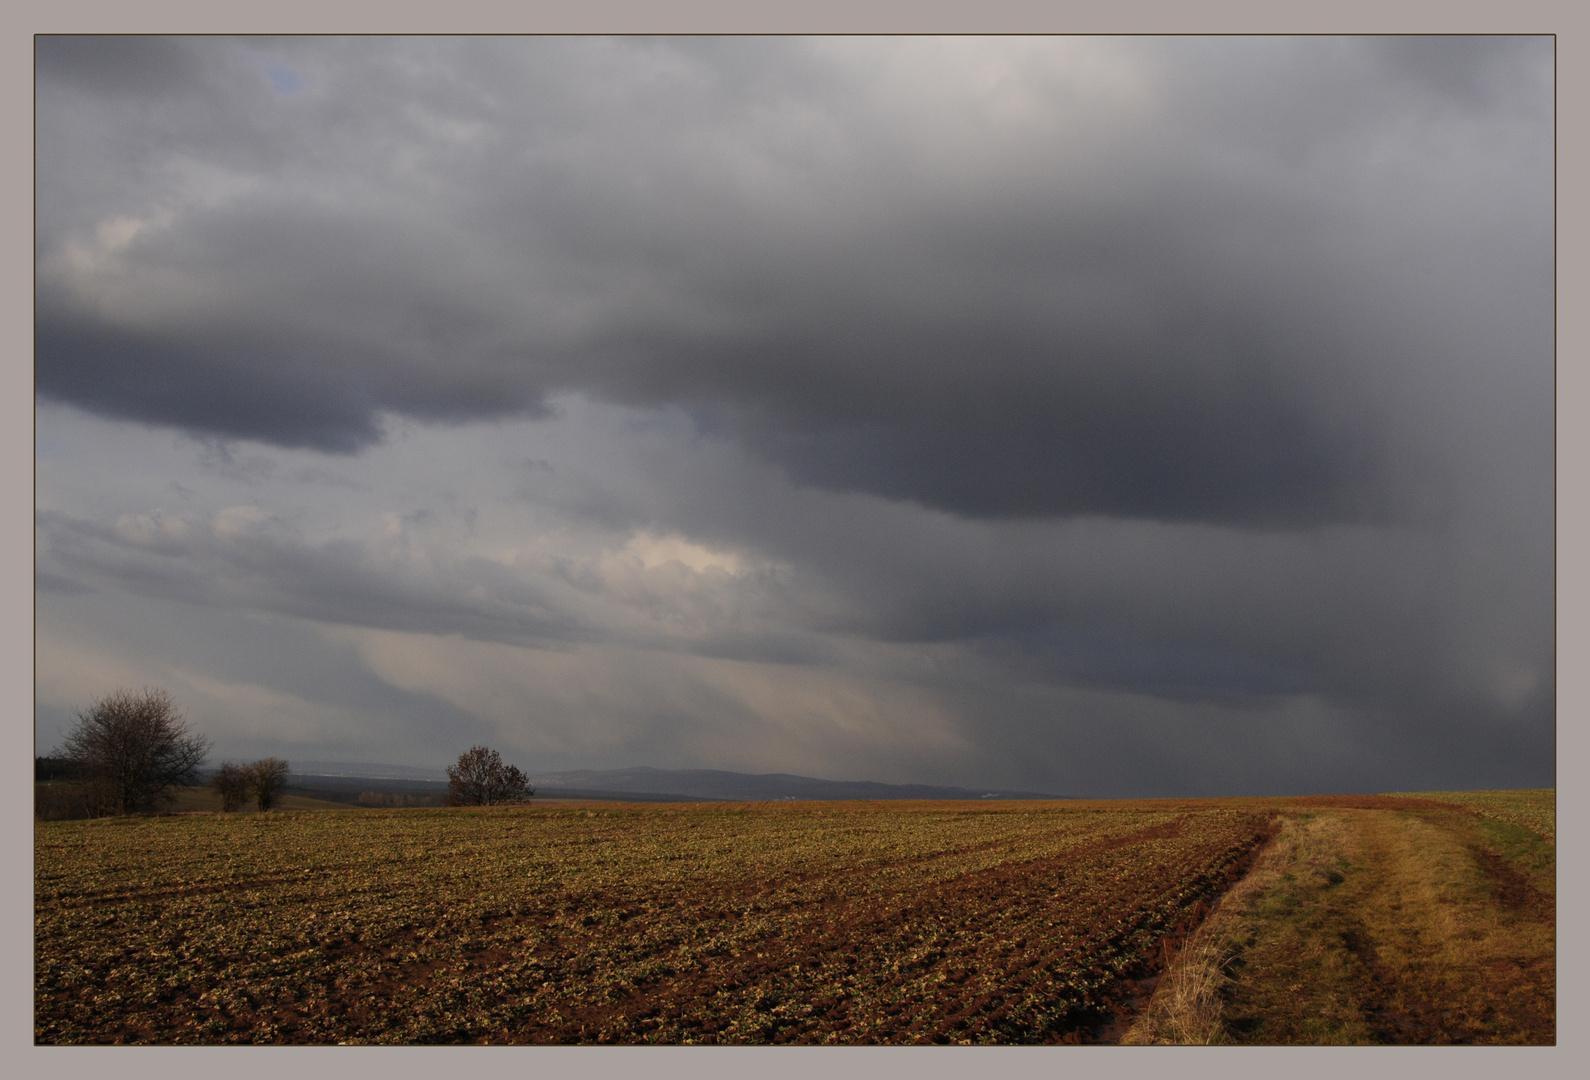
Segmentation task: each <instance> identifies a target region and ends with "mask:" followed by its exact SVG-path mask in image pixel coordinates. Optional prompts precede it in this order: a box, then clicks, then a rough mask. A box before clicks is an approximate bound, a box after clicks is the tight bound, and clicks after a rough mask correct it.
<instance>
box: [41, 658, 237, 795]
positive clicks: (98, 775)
mask: <svg viewBox="0 0 1590 1080" xmlns="http://www.w3.org/2000/svg"><path fill="white" fill-rule="evenodd" d="M209 751H210V742H209V740H208V739H206V738H204V736H202V735H195V734H193V733H191V732H190V731H189V730H188V725H187V722H186V721H185V720H184V719H183V718H182V714H181V713H180V712H178V711H177V706H176V703H175V702H173V701H172V700H171V695H170V694H168V693H166V692H165V691H164V690H151V689H149V688H148V687H145V688H144V689H143V691H142V692H140V693H134V692H133V691H131V690H117V691H116V692H115V693H113V694H111V695H109V696H108V697H105V698H103V699H102V700H100V701H98V702H96V703H95V704H94V705H93V706H92V707H90V708H89V709H87V710H85V711H83V712H80V713H78V714H77V728H76V729H75V730H74V731H73V732H72V733H71V735H69V736H68V737H67V739H66V742H65V744H64V745H63V746H62V747H61V749H60V750H59V751H57V755H58V756H60V757H63V758H66V759H67V760H68V761H70V762H71V766H72V771H73V772H74V774H75V775H76V776H77V778H78V779H79V780H80V781H81V782H82V783H83V785H84V787H85V789H86V791H87V792H88V794H89V798H90V803H91V805H92V806H93V807H94V809H95V810H97V811H98V812H100V813H113V814H137V813H144V812H147V811H150V810H153V809H155V808H156V807H157V806H159V805H161V804H162V803H167V802H170V801H171V800H172V799H173V798H174V797H175V795H176V792H175V788H177V787H178V786H179V785H185V784H193V783H196V782H197V781H198V770H199V766H200V765H202V764H204V758H205V755H206V754H208V753H209Z"/></svg>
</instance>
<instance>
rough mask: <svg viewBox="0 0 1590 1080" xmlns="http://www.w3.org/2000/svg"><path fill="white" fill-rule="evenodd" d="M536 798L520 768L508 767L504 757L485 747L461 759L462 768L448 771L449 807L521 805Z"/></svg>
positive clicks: (476, 749)
mask: <svg viewBox="0 0 1590 1080" xmlns="http://www.w3.org/2000/svg"><path fill="white" fill-rule="evenodd" d="M534 794H535V789H534V788H532V787H531V786H530V780H529V778H528V777H526V776H525V774H524V773H522V772H520V771H519V769H518V767H517V766H514V765H504V764H503V763H502V755H501V754H499V753H497V751H495V750H488V749H487V748H486V747H484V746H472V747H470V748H469V750H468V752H466V753H463V754H460V755H458V764H456V765H449V766H448V767H447V805H448V806H491V805H493V804H495V803H505V802H520V801H522V800H524V799H528V798H529V797H530V796H532V795H534Z"/></svg>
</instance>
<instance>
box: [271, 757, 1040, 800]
mask: <svg viewBox="0 0 1590 1080" xmlns="http://www.w3.org/2000/svg"><path fill="white" fill-rule="evenodd" d="M291 775H292V781H293V784H294V786H295V787H302V788H304V789H305V790H311V789H315V790H320V789H325V790H339V791H340V790H342V789H349V790H352V789H363V790H372V791H388V792H397V791H405V792H414V793H418V792H438V791H445V790H446V784H447V771H446V770H445V769H440V768H437V769H426V768H417V767H414V766H410V765H385V764H380V763H377V762H368V761H304V762H297V761H295V762H292V774H291ZM530 782H531V784H532V785H533V786H534V787H535V791H536V795H538V796H541V797H544V798H551V799H557V798H563V799H606V800H620V801H622V800H632V801H635V802H656V801H660V800H669V799H677V800H682V801H690V802H695V801H721V802H766V801H773V800H780V799H823V800H832V799H1053V798H1057V797H1058V796H1055V795H1049V794H1045V793H1043V792H1037V791H1011V790H1008V789H1004V788H961V787H939V786H934V785H930V784H882V783H877V782H875V781H871V780H818V779H816V778H814V777H810V776H794V775H791V774H790V773H739V772H729V771H726V770H723V769H653V768H649V767H646V766H637V767H635V768H629V769H575V770H573V771H569V772H551V773H536V774H534V775H532V776H531V777H530Z"/></svg>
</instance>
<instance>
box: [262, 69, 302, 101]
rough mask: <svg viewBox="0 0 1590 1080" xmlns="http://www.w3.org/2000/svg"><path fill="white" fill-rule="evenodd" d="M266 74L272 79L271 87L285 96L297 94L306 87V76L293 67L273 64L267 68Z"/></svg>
mask: <svg viewBox="0 0 1590 1080" xmlns="http://www.w3.org/2000/svg"><path fill="white" fill-rule="evenodd" d="M265 74H266V76H267V77H269V79H270V81H271V88H272V89H274V90H275V91H276V92H277V93H278V94H281V95H282V96H283V97H287V96H289V95H291V94H296V93H297V92H298V91H299V90H302V89H303V87H304V77H303V76H302V75H300V74H299V73H298V72H296V71H294V70H293V69H292V68H288V67H282V66H281V65H280V64H271V65H269V66H267V67H266V68H265Z"/></svg>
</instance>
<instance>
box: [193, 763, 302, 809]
mask: <svg viewBox="0 0 1590 1080" xmlns="http://www.w3.org/2000/svg"><path fill="white" fill-rule="evenodd" d="M288 771H289V769H288V766H287V762H285V761H283V760H282V759H281V758H276V757H268V758H260V759H259V760H258V761H256V762H254V763H253V764H251V765H236V764H233V763H232V762H230V761H223V762H221V767H220V768H219V769H217V770H216V771H215V775H214V776H212V777H210V788H211V790H213V791H214V792H215V793H216V794H217V795H219V796H220V797H221V812H222V813H223V814H230V813H232V812H233V811H234V810H241V809H242V808H243V806H244V804H245V803H247V802H248V801H249V799H250V798H252V799H253V800H254V806H255V807H256V808H257V809H258V810H260V811H261V812H264V811H266V810H269V809H271V808H272V807H273V806H275V805H276V804H277V802H279V801H280V800H281V795H282V790H283V789H284V788H286V787H287V773H288Z"/></svg>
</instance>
